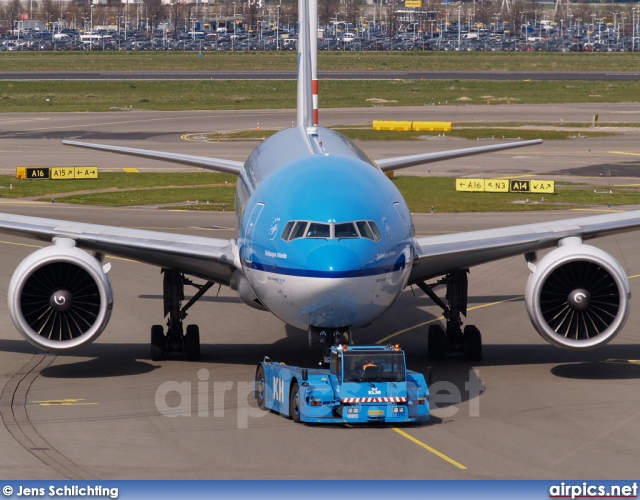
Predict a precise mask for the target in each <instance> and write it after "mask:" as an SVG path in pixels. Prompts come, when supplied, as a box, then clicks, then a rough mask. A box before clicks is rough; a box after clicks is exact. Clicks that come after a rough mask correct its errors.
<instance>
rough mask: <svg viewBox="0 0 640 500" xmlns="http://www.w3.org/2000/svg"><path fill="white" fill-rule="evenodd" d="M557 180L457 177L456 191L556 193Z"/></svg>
mask: <svg viewBox="0 0 640 500" xmlns="http://www.w3.org/2000/svg"><path fill="white" fill-rule="evenodd" d="M555 188H556V183H555V181H542V180H540V181H539V180H521V179H456V191H465V192H476V193H547V194H553V193H555Z"/></svg>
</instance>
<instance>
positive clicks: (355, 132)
mask: <svg viewBox="0 0 640 500" xmlns="http://www.w3.org/2000/svg"><path fill="white" fill-rule="evenodd" d="M331 128H334V129H335V130H338V131H339V132H340V133H341V134H342V135H344V136H346V137H348V138H349V139H352V140H358V141H410V140H419V139H421V138H423V137H427V136H437V135H439V134H442V132H414V131H406V132H405V131H399V132H396V131H390V130H373V129H372V128H370V127H362V128H343V127H342V126H341V127H331ZM275 133H276V130H260V131H257V130H246V131H242V132H230V133H226V134H224V133H215V134H209V135H208V138H209V140H212V141H216V140H237V139H245V140H249V139H256V140H261V139H263V138H265V137H271V136H272V135H273V134H275ZM444 135H446V136H448V137H460V138H463V139H471V140H476V139H493V138H508V139H523V140H528V139H543V140H545V141H550V140H563V139H572V138H575V137H576V136H577V135H578V133H577V132H573V131H568V130H538V129H535V130H534V129H531V130H530V129H513V128H505V127H503V128H492V127H485V128H480V127H473V128H461V129H458V128H457V127H455V126H454V127H453V130H452V131H451V132H445V133H444ZM579 135H580V136H581V137H607V136H612V135H616V134H615V133H613V132H593V131H582V130H581V131H580V132H579Z"/></svg>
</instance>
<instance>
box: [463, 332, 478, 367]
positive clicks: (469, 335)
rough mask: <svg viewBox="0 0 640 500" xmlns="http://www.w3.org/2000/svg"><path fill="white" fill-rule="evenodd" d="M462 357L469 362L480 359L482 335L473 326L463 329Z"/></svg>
mask: <svg viewBox="0 0 640 500" xmlns="http://www.w3.org/2000/svg"><path fill="white" fill-rule="evenodd" d="M462 338H463V339H464V355H465V357H466V358H467V359H468V360H469V361H480V360H481V359H482V335H480V330H478V329H477V328H476V327H475V326H474V325H467V326H465V327H464V333H463V337H462Z"/></svg>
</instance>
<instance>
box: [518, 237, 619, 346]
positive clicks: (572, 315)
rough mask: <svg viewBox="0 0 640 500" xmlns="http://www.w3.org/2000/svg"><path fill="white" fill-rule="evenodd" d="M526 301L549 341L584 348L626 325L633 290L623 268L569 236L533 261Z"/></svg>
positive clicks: (543, 335) (607, 256)
mask: <svg viewBox="0 0 640 500" xmlns="http://www.w3.org/2000/svg"><path fill="white" fill-rule="evenodd" d="M529 267H530V269H531V271H532V273H531V275H530V276H529V280H528V281H527V288H526V292H525V302H526V306H527V312H528V313H529V317H530V318H531V322H532V323H533V326H534V327H535V328H536V330H538V333H540V335H541V336H542V338H544V339H545V340H546V341H547V342H549V343H551V344H554V345H556V346H558V347H564V348H568V349H574V350H581V349H590V348H593V347H597V346H599V345H603V344H606V343H607V342H609V341H610V340H611V339H612V338H613V337H615V336H616V335H617V333H618V332H619V331H620V330H621V329H622V327H623V326H624V324H625V322H626V320H627V316H628V315H629V299H630V297H631V291H630V286H629V280H628V279H627V276H626V274H625V272H624V270H623V269H622V266H620V264H619V263H618V261H617V260H616V259H614V258H613V257H612V256H611V255H609V254H608V253H606V252H604V251H603V250H600V249H599V248H595V247H592V246H589V245H584V244H582V240H581V239H580V238H566V239H564V240H562V241H561V242H560V245H559V246H558V248H556V249H555V250H552V251H551V252H549V253H548V254H547V255H545V256H544V257H543V258H542V259H541V260H540V261H539V262H538V263H536V264H531V263H530V264H529Z"/></svg>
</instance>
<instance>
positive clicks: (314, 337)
mask: <svg viewBox="0 0 640 500" xmlns="http://www.w3.org/2000/svg"><path fill="white" fill-rule="evenodd" d="M314 344H322V346H323V347H324V355H323V358H322V359H323V360H322V361H321V362H320V364H323V363H325V364H326V363H329V360H330V357H331V356H330V349H331V346H332V345H338V344H353V338H352V336H351V327H350V326H344V327H342V328H320V327H317V326H310V327H309V345H310V346H312V345H314Z"/></svg>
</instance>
